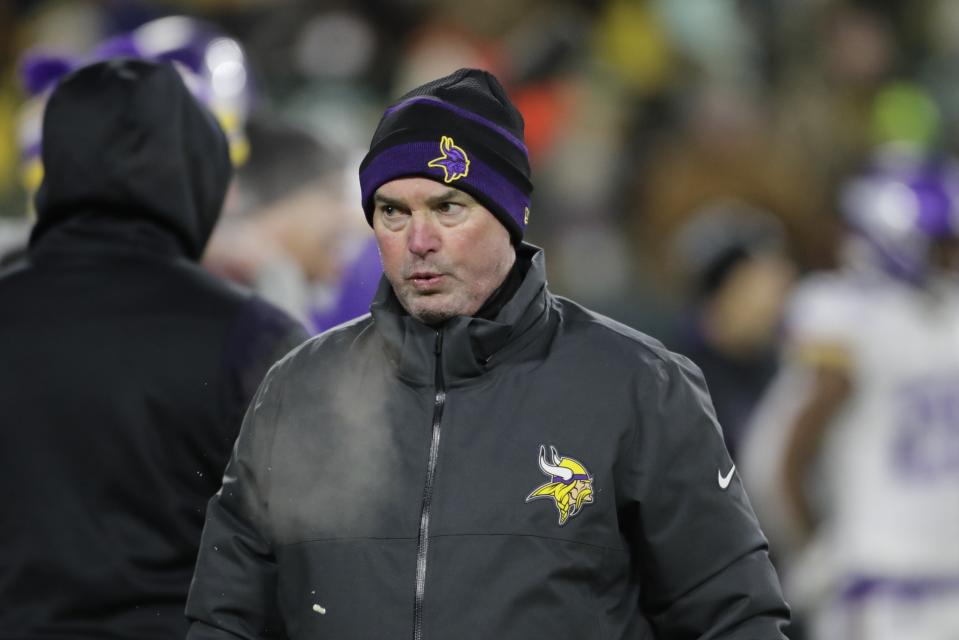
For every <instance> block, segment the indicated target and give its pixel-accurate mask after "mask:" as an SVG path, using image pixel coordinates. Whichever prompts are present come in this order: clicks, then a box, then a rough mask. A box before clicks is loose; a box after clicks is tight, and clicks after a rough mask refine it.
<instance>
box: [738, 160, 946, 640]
mask: <svg viewBox="0 0 959 640" xmlns="http://www.w3.org/2000/svg"><path fill="white" fill-rule="evenodd" d="M843 193H844V197H843V202H842V205H843V210H844V211H843V212H844V216H845V219H846V222H847V223H848V227H849V228H848V232H847V234H846V238H845V243H844V244H845V246H844V252H843V258H844V264H843V269H841V270H839V271H838V272H836V273H829V274H816V275H813V276H810V277H809V278H808V279H806V280H805V281H803V282H802V283H801V284H800V286H799V287H798V288H797V290H796V291H795V292H794V294H793V296H792V299H791V300H790V304H789V312H788V315H787V336H786V338H787V340H786V349H785V350H784V363H783V368H782V371H781V373H780V374H779V375H778V376H777V379H776V381H775V382H774V383H773V385H772V386H771V387H770V389H769V391H768V393H767V395H766V397H764V399H763V400H762V402H761V403H760V405H759V409H758V411H757V414H756V416H755V418H754V421H753V425H752V427H751V428H750V435H749V438H748V440H747V445H746V448H745V450H744V458H743V465H744V467H746V466H748V468H749V470H750V471H751V472H752V473H750V475H749V480H750V481H751V482H752V483H753V485H755V486H751V488H754V489H755V492H754V493H755V498H756V508H757V511H758V512H759V513H760V515H761V516H762V517H763V523H764V524H768V527H769V529H770V537H771V538H772V539H773V540H774V542H775V543H776V544H777V546H776V547H775V549H774V550H776V551H777V552H778V554H780V556H781V557H782V558H783V559H784V560H785V563H784V566H785V571H786V583H787V586H788V587H789V589H790V591H791V596H792V597H793V598H794V599H795V600H796V602H795V603H794V604H795V605H796V606H797V608H801V610H802V611H803V612H804V613H807V614H809V622H810V627H811V633H810V638H812V639H813V640H840V639H842V640H850V639H852V640H855V639H857V638H869V639H870V640H882V639H884V638H910V639H911V640H949V639H952V638H955V637H956V629H959V547H957V545H956V540H957V537H959V483H957V478H959V340H957V337H959V334H957V331H956V328H957V327H959V289H957V282H959V278H957V274H959V219H957V218H956V211H957V207H959V169H957V167H956V166H955V165H954V163H953V162H952V161H949V162H942V161H940V160H935V159H931V158H929V157H925V156H922V155H915V154H912V153H908V154H906V153H903V152H902V151H901V150H891V151H889V150H887V151H884V152H882V153H880V154H878V155H877V157H876V158H874V161H873V162H872V163H871V165H870V166H869V167H868V169H867V170H866V171H864V172H863V173H861V174H859V175H856V176H853V178H852V179H850V180H849V181H848V183H847V185H846V188H845V189H844V192H843Z"/></svg>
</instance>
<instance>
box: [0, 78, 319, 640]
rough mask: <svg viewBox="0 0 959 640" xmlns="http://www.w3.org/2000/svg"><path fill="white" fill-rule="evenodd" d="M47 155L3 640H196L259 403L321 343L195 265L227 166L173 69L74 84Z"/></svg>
mask: <svg viewBox="0 0 959 640" xmlns="http://www.w3.org/2000/svg"><path fill="white" fill-rule="evenodd" d="M42 160H43V168H44V177H43V182H42V185H41V186H40V190H39V192H38V194H37V196H36V211H37V215H38V218H37V222H36V224H35V225H34V227H33V230H32V235H31V237H30V244H29V248H28V250H27V252H26V255H25V257H24V258H23V259H22V260H21V261H19V262H17V263H15V264H13V265H11V266H10V267H8V268H7V269H6V270H5V271H4V272H3V273H2V275H0V310H2V311H0V354H2V357H0V407H2V409H3V417H2V420H0V501H2V502H0V503H2V505H3V517H2V518H0V542H2V544H0V603H2V605H0V637H3V638H28V637H29V638H65V637H72V638H79V637H97V638H106V637H115V638H156V639H158V640H159V639H161V638H163V639H166V638H173V637H182V636H184V635H185V634H186V631H187V628H186V619H185V618H184V617H183V607H184V604H185V602H186V595H187V590H188V588H189V584H190V578H191V576H192V573H193V566H194V563H195V559H196V553H197V548H198V546H199V542H200V532H201V529H202V525H203V516H204V507H205V505H206V503H207V501H208V500H209V498H210V496H211V495H212V494H213V493H214V492H215V491H216V489H217V487H218V486H219V478H220V476H221V472H222V468H223V466H224V465H225V464H226V460H227V458H228V457H229V453H230V449H231V446H232V444H233V442H234V440H235V438H236V435H237V432H238V431H239V425H240V422H241V420H242V415H243V411H244V410H245V408H246V406H247V404H248V403H249V400H250V398H251V397H252V395H253V392H254V391H255V389H256V387H257V386H258V385H259V382H260V381H261V380H262V377H263V374H264V373H265V372H266V370H267V369H268V368H269V366H270V365H271V364H272V363H273V362H274V361H275V360H276V359H278V358H279V357H280V356H282V355H283V354H284V353H286V351H288V350H289V349H291V348H292V347H293V346H295V345H296V344H297V343H298V342H300V341H301V340H304V339H305V338H306V335H305V332H304V331H303V329H302V328H301V327H299V326H298V325H296V324H295V323H294V322H293V321H292V320H291V319H290V318H289V317H288V316H286V315H285V314H282V313H281V312H279V311H278V310H276V309H275V308H273V307H270V306H269V305H267V304H266V303H265V302H263V301H262V300H260V299H258V298H256V297H254V296H252V295H250V294H248V293H245V292H243V291H240V290H238V289H236V288H233V287H230V286H227V285H226V284H224V283H222V282H221V281H219V280H217V279H216V278H214V277H213V276H211V275H210V274H208V273H207V272H205V271H203V270H202V269H201V268H200V266H199V265H198V264H197V261H198V259H199V257H200V255H201V253H202V252H203V248H204V245H205V243H206V241H207V239H208V237H209V235H210V232H211V231H212V229H213V226H214V224H215V222H216V220H217V216H218V215H219V210H220V206H221V204H222V202H223V196H224V193H225V192H226V188H227V184H228V182H229V179H230V174H231V166H230V160H229V154H228V151H227V140H226V138H225V137H224V134H223V132H222V131H221V129H220V128H219V126H218V125H217V123H216V120H215V119H214V118H213V116H212V114H211V113H210V112H209V111H207V109H206V108H205V107H204V106H202V105H201V104H200V103H198V102H197V101H196V100H195V99H194V97H193V96H192V95H191V94H190V92H189V91H188V90H187V88H186V86H185V85H184V83H183V81H182V80H181V78H180V75H179V74H178V72H177V71H176V70H175V69H174V68H173V67H172V66H170V65H169V64H167V63H162V64H158V63H152V62H147V61H144V60H132V59H126V60H114V61H108V62H101V63H97V64H93V65H90V66H87V67H85V68H81V69H79V70H77V71H76V72H74V73H72V74H70V75H68V76H67V77H65V78H63V79H62V80H61V82H60V83H59V85H58V86H57V87H56V89H55V90H54V91H53V93H52V94H51V95H50V98H49V101H48V102H47V105H46V112H45V116H44V121H43V139H42Z"/></svg>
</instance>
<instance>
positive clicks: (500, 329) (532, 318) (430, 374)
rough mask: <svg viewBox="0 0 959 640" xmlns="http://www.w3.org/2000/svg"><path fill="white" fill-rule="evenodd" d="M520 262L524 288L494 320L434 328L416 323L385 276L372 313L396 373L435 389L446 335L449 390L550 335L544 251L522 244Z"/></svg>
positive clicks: (465, 319)
mask: <svg viewBox="0 0 959 640" xmlns="http://www.w3.org/2000/svg"><path fill="white" fill-rule="evenodd" d="M516 254H517V255H516V259H517V260H523V261H527V262H528V263H529V267H528V269H527V270H526V275H525V277H524V278H523V283H522V284H521V285H520V287H519V289H518V290H517V291H516V293H515V294H514V295H513V297H512V299H511V300H510V301H509V302H507V303H506V304H505V305H504V306H503V308H502V309H501V310H500V312H499V313H498V314H497V315H496V317H494V318H493V319H492V320H486V319H483V318H476V317H472V316H457V317H455V318H451V319H450V320H448V321H446V322H445V323H443V324H442V325H438V326H435V327H432V326H429V325H425V324H423V323H421V322H419V321H418V320H415V319H414V318H412V317H411V316H410V315H409V314H408V313H407V312H406V310H405V309H403V307H402V305H400V302H399V300H397V298H396V295H395V294H394V293H393V288H392V286H390V283H389V281H388V280H387V279H386V277H385V276H383V278H382V279H381V280H380V287H379V290H378V291H377V294H376V297H375V298H374V299H373V304H372V305H371V307H370V312H371V313H372V315H373V323H374V326H375V328H376V331H377V332H378V333H379V335H380V336H381V337H382V339H383V341H384V343H385V350H386V353H387V356H388V358H389V360H390V361H391V363H392V364H393V365H394V366H395V367H396V369H397V374H398V375H399V376H400V377H401V378H403V379H404V380H407V381H408V382H411V383H413V384H417V385H432V384H433V381H434V373H435V371H434V366H435V362H436V346H437V342H438V340H439V334H442V345H443V346H442V355H443V376H444V380H445V382H446V384H447V385H448V386H456V385H457V384H464V383H466V382H468V381H470V380H472V379H475V378H478V377H480V376H482V375H483V374H484V373H486V372H488V371H490V370H492V369H493V368H495V367H496V366H498V365H500V364H502V363H503V362H506V361H510V360H512V359H514V358H515V357H517V356H518V354H520V353H521V352H524V351H525V350H526V349H528V348H532V346H533V345H534V344H541V343H545V341H543V340H541V339H542V338H546V337H548V335H549V331H548V330H547V327H548V326H549V324H550V319H551V314H550V302H549V301H550V298H551V296H550V294H549V291H548V289H547V288H546V266H545V260H544V256H543V250H542V249H540V248H538V247H535V246H533V245H530V244H526V243H522V244H521V245H520V246H519V247H518V248H517V252H516Z"/></svg>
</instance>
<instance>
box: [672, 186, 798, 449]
mask: <svg viewBox="0 0 959 640" xmlns="http://www.w3.org/2000/svg"><path fill="white" fill-rule="evenodd" d="M675 252H676V254H677V255H678V256H679V262H681V263H682V264H681V267H680V268H681V270H682V271H683V272H684V275H685V281H686V283H687V289H688V291H689V294H688V295H689V300H690V302H689V303H688V309H687V311H686V313H685V317H684V320H683V331H682V333H681V334H680V336H679V338H678V340H677V343H676V350H677V351H679V352H680V353H682V354H683V355H685V356H687V357H688V358H690V359H691V360H692V361H693V362H695V363H696V364H697V365H698V366H699V367H700V368H701V369H702V371H703V377H704V378H705V379H706V384H707V385H708V387H709V391H710V396H711V397H712V399H713V404H714V406H715V407H716V417H717V418H718V419H719V424H721V425H722V427H723V437H724V438H725V440H726V447H727V448H728V449H729V454H730V455H731V456H732V458H733V460H737V459H738V449H739V441H740V438H741V435H742V430H743V428H744V427H745V426H746V423H747V421H748V419H749V417H750V415H751V414H752V410H753V407H754V405H755V404H756V402H757V401H758V400H759V398H760V396H761V395H762V393H763V391H764V390H765V388H766V385H767V384H768V383H769V381H770V380H771V379H772V377H773V374H775V372H776V366H777V355H778V354H777V346H778V344H779V341H778V338H779V328H780V321H781V319H782V311H783V305H784V304H785V301H786V294H787V292H788V291H789V288H790V285H791V284H792V282H793V279H794V278H795V273H796V266H795V265H794V263H793V262H792V260H791V258H790V257H789V254H788V253H787V247H786V238H785V233H784V230H783V226H782V224H781V223H780V222H779V221H778V220H777V219H776V218H775V217H774V216H773V215H772V214H770V213H768V212H765V211H762V210H760V209H756V208H754V207H751V206H749V205H747V204H745V203H743V202H739V201H734V200H721V201H717V202H713V203H711V204H708V205H706V206H704V207H702V208H701V209H700V210H699V211H698V212H696V213H695V214H694V215H693V217H692V218H690V219H689V220H688V221H687V222H686V223H685V224H684V225H683V227H681V228H680V229H679V231H678V232H677V237H676V240H675Z"/></svg>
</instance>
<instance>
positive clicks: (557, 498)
mask: <svg viewBox="0 0 959 640" xmlns="http://www.w3.org/2000/svg"><path fill="white" fill-rule="evenodd" d="M549 452H550V457H549V459H547V457H546V446H545V445H540V447H539V468H540V471H542V472H543V473H545V474H546V475H547V476H549V478H550V482H547V483H546V484H544V485H542V486H540V487H537V488H536V489H533V492H532V493H530V494H529V495H528V496H526V502H530V501H532V500H535V499H537V498H549V499H551V500H552V501H553V504H554V505H555V506H556V510H557V511H559V525H560V526H563V525H565V524H566V522H567V521H568V520H569V519H570V518H572V517H573V516H575V515H577V514H578V513H579V512H580V511H582V510H583V505H586V504H590V503H592V502H593V477H592V476H591V475H590V474H589V471H587V470H586V467H584V466H583V464H582V463H581V462H579V461H578V460H574V459H573V458H567V457H561V456H560V455H559V454H558V453H557V452H556V448H555V447H552V446H550V448H549Z"/></svg>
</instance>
